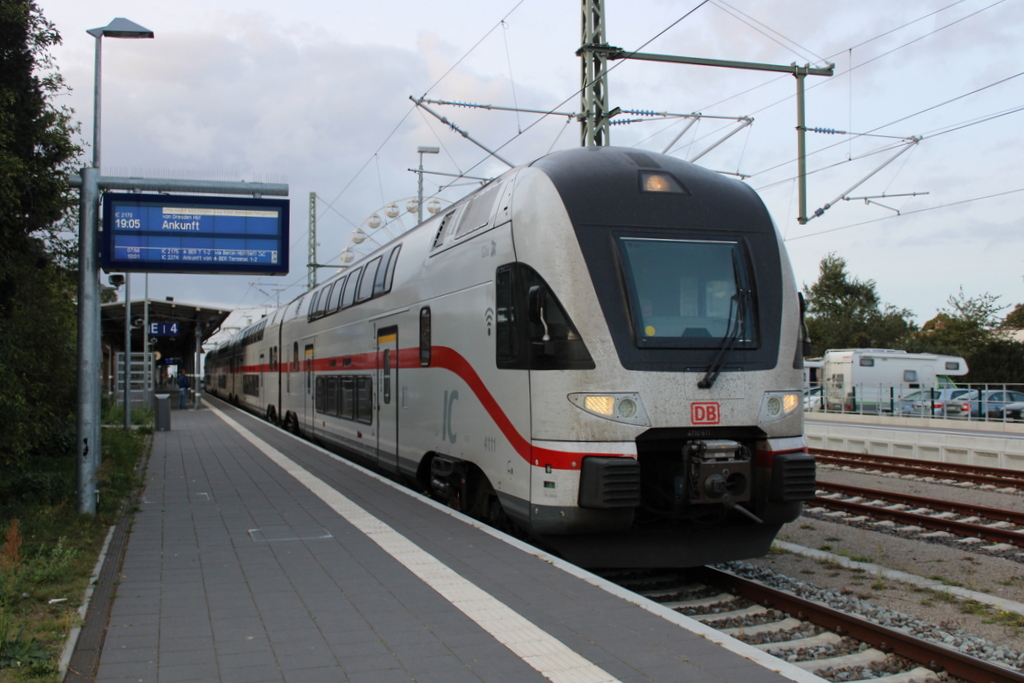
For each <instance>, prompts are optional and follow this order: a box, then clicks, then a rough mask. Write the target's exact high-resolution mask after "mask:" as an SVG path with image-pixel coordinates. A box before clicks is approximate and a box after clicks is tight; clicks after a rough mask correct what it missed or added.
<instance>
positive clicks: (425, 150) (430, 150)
mask: <svg viewBox="0 0 1024 683" xmlns="http://www.w3.org/2000/svg"><path fill="white" fill-rule="evenodd" d="M416 151H417V152H418V153H419V155H420V170H419V171H417V173H416V175H417V176H418V186H419V190H418V191H417V193H416V199H417V203H416V223H417V224H420V223H422V222H423V155H424V154H437V153H438V152H440V151H441V150H440V149H438V148H437V147H419V148H417V149H416Z"/></svg>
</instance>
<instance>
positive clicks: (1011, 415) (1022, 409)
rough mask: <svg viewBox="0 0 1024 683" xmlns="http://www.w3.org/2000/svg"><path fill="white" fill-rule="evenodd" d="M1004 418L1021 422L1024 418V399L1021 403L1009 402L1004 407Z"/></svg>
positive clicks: (1008, 420)
mask: <svg viewBox="0 0 1024 683" xmlns="http://www.w3.org/2000/svg"><path fill="white" fill-rule="evenodd" d="M1002 418H1003V419H1004V420H1006V421H1007V422H1020V421H1021V420H1024V401H1022V402H1020V403H1009V404H1007V405H1006V406H1004V407H1003V414H1002Z"/></svg>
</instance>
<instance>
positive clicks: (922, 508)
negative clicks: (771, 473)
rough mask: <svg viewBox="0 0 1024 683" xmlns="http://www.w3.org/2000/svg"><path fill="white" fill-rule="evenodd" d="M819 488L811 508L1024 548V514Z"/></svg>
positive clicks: (901, 495) (896, 495) (876, 492)
mask: <svg viewBox="0 0 1024 683" xmlns="http://www.w3.org/2000/svg"><path fill="white" fill-rule="evenodd" d="M817 487H818V497H817V498H815V499H814V501H812V502H811V504H810V505H812V506H818V507H823V508H826V509H829V510H838V511H842V512H845V513H847V514H851V515H855V516H857V517H865V518H872V519H881V520H890V521H893V522H897V523H899V524H906V525H910V526H914V527H921V528H923V529H930V530H932V531H942V532H946V533H951V534H955V535H957V536H963V537H966V538H981V539H984V540H986V541H991V542H992V543H1005V544H1007V545H1012V546H1016V547H1020V548H1024V529H1022V527H1024V513H1021V512H1015V511H1012V510H1002V509H997V508H989V507H983V506H980V505H973V504H970V503H958V502H953V501H947V500H938V499H934V498H925V497H922V496H913V495H909V494H904V493H890V492H886V491H879V490H877V489H867V488H861V487H857V486H847V485H845V484H835V483H827V482H821V481H819V482H818V483H817ZM822 494H825V495H822Z"/></svg>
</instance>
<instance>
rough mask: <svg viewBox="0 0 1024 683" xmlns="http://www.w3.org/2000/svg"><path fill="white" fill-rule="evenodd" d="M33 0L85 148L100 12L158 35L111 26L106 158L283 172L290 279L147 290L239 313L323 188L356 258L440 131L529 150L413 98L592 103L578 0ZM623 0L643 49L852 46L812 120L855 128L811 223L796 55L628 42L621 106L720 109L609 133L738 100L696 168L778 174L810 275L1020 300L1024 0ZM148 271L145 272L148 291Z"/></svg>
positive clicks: (523, 116) (115, 170)
mask: <svg viewBox="0 0 1024 683" xmlns="http://www.w3.org/2000/svg"><path fill="white" fill-rule="evenodd" d="M37 4H38V5H39V7H40V8H41V9H42V11H43V14H44V15H45V16H46V17H47V18H48V19H49V20H50V21H52V22H53V23H54V24H55V25H56V27H57V29H58V30H59V31H60V33H61V35H62V38H63V44H62V45H61V46H59V47H57V48H55V49H54V50H53V51H52V54H53V56H54V58H55V61H56V64H57V67H58V68H59V69H60V71H61V73H62V74H63V75H64V78H65V80H66V82H67V83H68V85H69V86H70V87H71V92H70V94H68V95H65V96H62V97H60V98H59V99H58V100H57V102H56V103H57V104H58V105H62V106H68V107H71V108H73V109H74V110H75V112H76V118H77V119H78V120H79V121H80V122H81V126H82V140H83V144H86V145H91V141H92V129H93V115H92V111H93V97H92V92H93V79H94V54H95V53H94V50H95V40H94V39H93V38H92V37H91V36H89V35H88V34H87V33H86V30H87V29H90V28H95V27H102V26H105V25H106V24H107V23H109V22H110V21H111V20H112V19H114V18H115V17H126V18H128V19H131V20H132V21H134V22H136V23H139V24H141V25H143V26H145V27H147V28H149V29H150V30H152V31H154V33H155V34H156V37H155V39H154V40H115V39H109V38H108V39H105V40H104V44H103V65H102V84H103V85H102V92H103V98H102V107H103V116H102V120H103V125H102V131H101V133H102V171H103V174H104V175H141V176H147V177H156V178H190V179H208V180H231V181H238V180H246V181H261V182H275V183H288V185H289V187H290V197H291V207H292V208H291V213H292V221H291V240H290V241H291V247H292V259H291V272H290V274H289V275H287V276H283V277H253V276H240V275H233V276H197V275H167V274H159V275H158V274H154V275H151V276H150V277H149V293H150V298H152V299H163V298H164V297H166V296H173V297H175V299H176V300H177V301H184V302H189V303H197V304H202V305H207V306H214V307H225V308H231V309H237V310H238V311H239V314H238V315H236V316H234V317H233V319H232V321H231V322H230V323H229V324H239V322H240V321H242V322H244V318H245V316H249V317H251V318H252V319H258V318H259V315H260V314H261V313H262V312H263V311H265V310H266V308H265V307H266V306H268V305H272V304H273V303H274V301H275V300H280V301H281V302H282V303H284V302H286V301H288V300H290V299H292V298H294V297H295V296H297V295H298V294H300V293H301V292H302V291H303V289H304V287H305V284H306V280H307V275H306V262H307V253H308V238H307V235H308V232H307V231H308V218H307V216H308V213H309V197H310V193H311V192H315V193H316V195H317V203H316V206H317V209H316V213H317V225H318V229H317V235H318V241H319V247H318V255H317V259H318V261H319V262H320V263H326V264H336V263H338V262H339V255H340V253H341V252H342V250H343V249H345V247H346V246H347V244H348V241H349V236H350V234H351V232H352V231H353V229H355V228H356V227H359V226H361V225H363V224H364V223H365V221H366V220H367V219H368V218H369V217H370V216H371V215H372V214H374V213H375V212H379V210H380V209H381V208H382V207H384V206H385V205H387V204H389V203H391V202H392V201H397V200H401V202H400V205H401V206H403V207H404V200H405V199H406V198H410V197H414V196H415V195H416V180H417V177H416V174H415V173H412V172H410V171H409V169H410V168H414V167H415V166H416V165H417V164H418V160H419V157H418V155H417V153H416V150H417V148H418V147H419V146H421V145H426V146H437V147H440V149H441V153H440V154H438V155H436V156H425V158H424V167H425V168H426V169H427V170H428V171H435V172H438V173H445V174H466V175H468V176H479V177H493V176H496V175H498V174H500V173H502V172H503V171H504V170H506V169H507V168H508V167H507V166H506V165H505V164H504V163H502V162H500V161H498V160H496V159H495V158H493V157H488V155H487V153H486V152H484V151H483V150H481V149H480V147H478V146H476V145H474V144H473V143H472V142H470V141H469V140H468V139H466V138H464V137H463V136H462V135H459V134H458V133H456V132H453V131H452V130H450V129H449V127H448V126H446V125H445V124H443V123H441V122H440V121H438V120H437V119H436V118H434V117H433V116H431V115H430V114H429V113H427V112H425V111H424V110H422V109H420V108H418V107H416V106H415V105H414V104H413V102H412V101H411V100H410V96H412V97H417V98H418V97H424V96H425V97H427V98H430V99H435V100H445V101H457V102H470V103H476V104H490V105H496V106H499V107H510V108H511V107H518V108H522V109H535V110H543V111H552V110H554V111H558V112H566V113H573V112H577V111H579V108H580V103H579V95H578V90H579V87H580V83H579V80H580V60H579V58H578V57H577V56H576V55H575V52H576V50H577V49H578V48H579V46H580V15H581V10H580V7H581V6H580V3H579V2H578V1H576V0H556V1H554V2H553V1H552V0H498V1H495V2H487V3H482V2H479V0H435V1H434V2H409V1H408V0H402V1H396V0H378V1H377V2H373V3H365V2H359V3H356V2H351V1H348V0H294V1H293V2H289V3H282V2H274V1H271V0H244V1H242V0H213V1H210V0H205V1H202V2H201V1H199V0H175V2H156V1H155V0H89V1H88V2H82V1H81V0H37ZM605 4H606V33H607V40H608V43H610V44H611V45H614V46H618V47H622V48H624V49H627V50H638V51H642V52H646V53H659V54H669V55H685V56H689V57H703V58H710V59H726V60H736V61H744V62H761V63H771V64H791V63H797V64H801V65H803V64H810V65H811V66H822V65H824V64H825V63H833V64H835V74H834V75H833V76H831V77H827V78H826V77H816V76H808V77H807V79H806V86H807V89H806V112H807V114H806V117H807V118H806V122H807V125H808V126H809V127H814V128H820V129H831V130H837V131H843V132H846V133H852V134H853V135H850V134H825V133H811V134H808V137H807V150H808V156H807V168H808V173H809V176H808V209H809V211H810V212H812V213H813V212H814V211H815V210H816V209H819V208H822V207H824V206H826V205H830V206H829V208H828V209H827V210H826V211H825V212H824V213H823V214H822V215H821V216H819V217H815V218H813V219H812V220H810V221H809V222H807V223H806V224H805V225H801V224H800V223H799V222H798V221H797V217H798V214H799V212H798V203H797V183H796V175H797V163H796V157H797V154H796V149H797V136H796V132H795V126H796V98H795V95H796V86H795V79H794V78H793V77H792V76H791V75H788V74H774V73H767V72H755V71H741V70H732V69H721V68H712V67H701V66H688V65H677V64H658V63H654V62H646V61H627V60H621V61H616V62H613V69H612V71H611V72H610V75H609V100H610V105H611V106H612V107H621V108H622V109H623V110H644V111H655V112H670V113H675V114H687V113H692V112H699V113H701V114H703V115H704V117H705V118H703V119H701V120H700V122H699V123H697V124H695V125H693V126H691V127H690V128H689V129H687V130H686V131H685V132H684V133H683V135H682V136H681V137H679V139H678V140H677V141H676V142H675V143H674V144H673V143H672V141H673V139H674V138H676V137H677V136H678V135H679V133H680V132H683V130H684V126H685V121H684V120H682V119H679V118H673V119H650V117H643V116H639V115H631V114H626V113H624V114H621V115H620V116H619V117H617V118H618V119H620V120H628V119H638V118H648V119H649V120H645V121H641V122H638V123H630V124H624V125H615V126H613V127H612V129H611V142H612V144H614V145H619V146H627V147H636V148H639V149H643V150H650V151H657V152H661V151H664V150H665V149H669V152H670V153H671V154H674V155H676V156H678V157H680V158H684V159H692V158H694V157H695V156H697V155H698V154H700V153H701V152H704V151H705V150H706V149H707V148H708V147H710V146H711V145H712V144H713V143H714V142H716V141H718V140H720V139H721V138H723V137H724V136H726V135H727V134H728V133H730V132H732V130H733V129H734V128H735V126H736V124H735V123H734V122H733V120H732V119H733V118H736V117H750V118H752V119H753V124H752V125H750V126H748V127H746V128H744V129H742V130H741V131H740V132H738V133H735V134H734V135H732V137H729V138H728V139H727V140H726V141H725V142H723V143H721V144H720V145H718V146H717V147H714V148H713V150H712V151H710V152H708V153H706V154H703V155H702V156H700V158H699V159H698V160H697V162H696V163H699V164H701V165H703V166H706V167H708V168H711V169H714V170H716V171H720V172H724V173H731V174H739V175H741V176H743V177H744V178H745V182H747V183H748V184H750V185H751V186H752V187H753V188H754V189H756V190H757V191H758V192H759V193H760V194H761V196H762V198H763V199H764V201H765V203H766V204H767V206H768V208H769V210H770V211H771V213H772V215H773V216H774V218H775V221H776V223H777V224H778V226H779V229H780V231H781V233H782V234H783V236H784V237H785V240H786V244H787V247H788V249H789V252H790V256H791V259H792V262H793V267H794V270H795V272H796V276H797V280H798V282H800V283H802V284H811V283H813V282H814V281H815V280H816V279H817V275H818V264H819V263H820V261H821V259H822V257H824V256H825V255H827V254H829V253H835V254H837V255H839V256H841V257H843V258H844V259H846V261H847V263H848V267H849V271H850V272H851V274H852V275H853V276H855V277H857V278H859V279H862V280H873V281H875V283H876V286H877V290H878V292H879V294H880V296H881V298H882V299H883V301H885V302H888V303H891V304H893V305H895V306H897V307H899V308H906V309H910V310H911V311H912V312H913V314H914V318H915V320H917V321H918V322H919V323H921V322H924V321H925V320H928V319H929V318H931V317H932V316H934V315H935V313H936V312H937V310H938V309H941V308H948V304H947V299H948V298H949V297H950V295H954V294H957V293H958V292H959V291H960V288H963V292H964V293H965V295H967V296H976V295H980V294H982V293H990V294H995V295H1001V297H1002V298H1001V299H1000V303H1002V304H1005V305H1013V304H1016V303H1020V302H1024V279H1022V276H1024V250H1022V248H1021V247H1022V246H1024V173H1022V172H1021V170H1020V169H1021V161H1020V159H1021V156H1022V153H1024V140H1022V134H1021V130H1022V124H1024V48H1022V47H1021V46H1022V45H1024V3H1022V2H1020V0H959V1H958V0H906V1H905V2H891V0H859V1H858V2H855V3H854V2H833V1H830V2H811V1H810V0H728V2H726V1H725V0H708V1H705V2H701V0H685V1H681V0H628V1H627V0H605ZM429 106H430V107H431V109H433V110H434V111H436V112H437V113H438V114H440V115H442V116H445V117H447V119H448V120H449V121H451V122H452V123H454V124H456V125H457V126H458V127H459V128H460V129H462V130H464V131H465V132H466V133H468V134H469V136H471V137H472V138H473V139H474V140H477V141H479V142H480V143H481V144H483V145H484V146H485V147H487V148H489V149H491V150H498V154H499V156H500V157H502V158H503V159H506V160H508V161H510V162H512V163H515V164H520V163H526V162H529V161H531V160H533V159H535V158H537V157H540V156H542V155H544V154H546V153H548V152H549V151H551V150H556V149H565V148H569V147H573V146H577V145H578V144H579V138H580V131H579V124H578V123H577V122H576V121H574V120H573V119H571V118H570V117H568V116H558V115H554V116H548V117H541V116H539V115H537V114H531V113H515V112H507V111H497V110H485V109H479V108H477V109H470V108H463V107H453V106H444V105H429ZM718 117H721V118H718ZM908 140H916V143H908V142H907V141H908ZM904 147H907V149H906V150H905V151H904V153H902V154H900V155H899V156H898V157H897V158H896V159H895V160H894V161H891V162H890V163H886V162H887V161H888V160H889V159H891V158H892V157H894V156H896V154H897V153H898V152H900V151H901V150H903V149H904ZM89 154H90V152H88V151H87V152H86V157H85V158H88V155H89ZM865 179H866V180H865ZM861 181H864V182H863V183H861ZM424 184H425V194H426V195H427V196H435V195H436V196H437V197H439V198H440V199H442V200H446V201H453V200H456V199H458V198H459V197H461V196H463V195H464V194H465V193H467V192H469V191H471V190H472V189H473V188H474V187H478V186H479V183H477V182H476V181H472V180H469V181H467V180H462V181H455V180H454V179H453V178H452V177H451V176H448V175H426V176H425V179H424ZM844 197H845V198H848V199H845V200H844ZM865 198H866V199H865ZM399 220H400V221H401V222H402V224H403V225H404V226H406V227H409V226H411V224H412V223H414V222H415V221H414V220H410V215H409V214H403V215H402V216H400V218H399ZM334 272H335V271H334V270H328V269H324V270H321V271H320V272H319V275H318V277H319V279H320V281H323V280H324V279H325V278H327V277H330V276H331V275H332V274H333V273H334ZM142 284H143V277H142V276H141V275H135V276H133V279H132V288H133V289H132V292H133V297H132V298H133V299H140V298H141V296H142Z"/></svg>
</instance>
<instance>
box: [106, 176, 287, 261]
mask: <svg viewBox="0 0 1024 683" xmlns="http://www.w3.org/2000/svg"><path fill="white" fill-rule="evenodd" d="M288 206H289V205H288V200H287V199H251V198H237V197H190V196H181V195H164V194H159V195H157V194H149V195H147V194H112V193H108V194H104V195H103V232H102V234H101V238H100V261H101V263H102V264H103V269H104V270H106V271H124V272H147V273H148V272H170V273H207V274H211V273H250V274H256V275H284V274H287V273H288Z"/></svg>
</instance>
